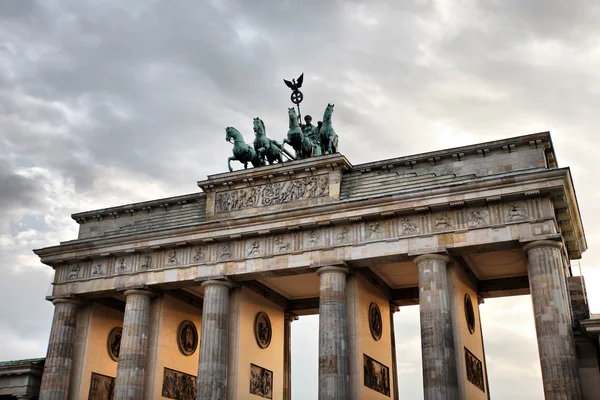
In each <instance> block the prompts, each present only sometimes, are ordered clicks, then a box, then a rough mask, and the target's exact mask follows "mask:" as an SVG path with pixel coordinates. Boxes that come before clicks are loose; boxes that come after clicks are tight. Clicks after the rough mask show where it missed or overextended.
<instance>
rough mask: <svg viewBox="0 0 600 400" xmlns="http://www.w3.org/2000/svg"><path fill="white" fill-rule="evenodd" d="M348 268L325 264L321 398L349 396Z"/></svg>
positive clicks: (321, 311)
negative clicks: (326, 265)
mask: <svg viewBox="0 0 600 400" xmlns="http://www.w3.org/2000/svg"><path fill="white" fill-rule="evenodd" d="M347 273H348V269H347V268H342V267H322V268H319V269H318V270H317V274H318V275H319V278H320V298H319V400H346V399H348V398H349V385H350V375H349V370H348V329H347V322H346V274H347Z"/></svg>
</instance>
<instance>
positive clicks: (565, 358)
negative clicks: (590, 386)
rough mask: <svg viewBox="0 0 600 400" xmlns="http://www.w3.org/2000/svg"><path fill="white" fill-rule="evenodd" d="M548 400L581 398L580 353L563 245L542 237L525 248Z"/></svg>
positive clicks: (545, 391)
mask: <svg viewBox="0 0 600 400" xmlns="http://www.w3.org/2000/svg"><path fill="white" fill-rule="evenodd" d="M523 249H524V250H525V251H526V252H527V259H528V261H529V268H528V270H529V284H530V286H531V301H532V302H533V313H534V317H535V328H536V331H537V338H538V349H539V352H540V363H541V365H542V381H543V385H544V394H545V396H546V398H547V399H569V400H570V399H581V398H582V397H581V396H582V394H581V384H580V380H579V370H578V367H577V355H576V354H575V343H574V340H573V332H572V330H571V314H570V312H569V304H568V301H567V299H568V295H567V291H566V283H565V273H564V263H563V258H562V254H561V249H562V244H561V243H560V242H554V241H549V240H540V241H537V242H533V243H529V244H527V245H525V246H524V247H523Z"/></svg>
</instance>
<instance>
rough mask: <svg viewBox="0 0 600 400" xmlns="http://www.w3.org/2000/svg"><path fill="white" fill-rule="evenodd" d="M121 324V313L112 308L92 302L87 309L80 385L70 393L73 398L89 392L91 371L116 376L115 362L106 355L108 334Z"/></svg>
mask: <svg viewBox="0 0 600 400" xmlns="http://www.w3.org/2000/svg"><path fill="white" fill-rule="evenodd" d="M122 326H123V313H122V312H119V311H117V310H113V309H112V308H108V307H105V306H102V305H100V304H93V305H91V306H90V310H89V320H88V326H87V335H86V336H85V337H82V340H85V344H84V345H83V349H84V351H83V359H82V364H81V365H82V368H81V371H73V372H74V373H81V375H80V378H79V379H80V385H79V388H78V391H77V392H76V393H71V394H70V397H71V398H73V399H87V398H88V395H89V392H90V382H91V379H92V372H95V373H97V374H102V375H106V376H112V377H116V376H117V362H116V361H113V360H112V359H111V358H110V356H109V355H108V348H107V341H108V334H109V333H110V331H111V330H112V329H113V328H115V327H122Z"/></svg>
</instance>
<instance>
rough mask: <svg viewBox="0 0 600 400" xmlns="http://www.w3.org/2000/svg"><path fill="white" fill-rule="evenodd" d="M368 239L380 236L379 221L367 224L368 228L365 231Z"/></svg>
mask: <svg viewBox="0 0 600 400" xmlns="http://www.w3.org/2000/svg"><path fill="white" fill-rule="evenodd" d="M367 234H368V236H369V239H378V238H380V237H381V230H380V229H379V222H372V223H370V224H369V230H368V232H367Z"/></svg>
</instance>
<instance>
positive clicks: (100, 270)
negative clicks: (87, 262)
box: [92, 264, 104, 276]
mask: <svg viewBox="0 0 600 400" xmlns="http://www.w3.org/2000/svg"><path fill="white" fill-rule="evenodd" d="M101 275H104V265H103V264H96V265H94V266H93V267H92V276H101Z"/></svg>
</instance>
